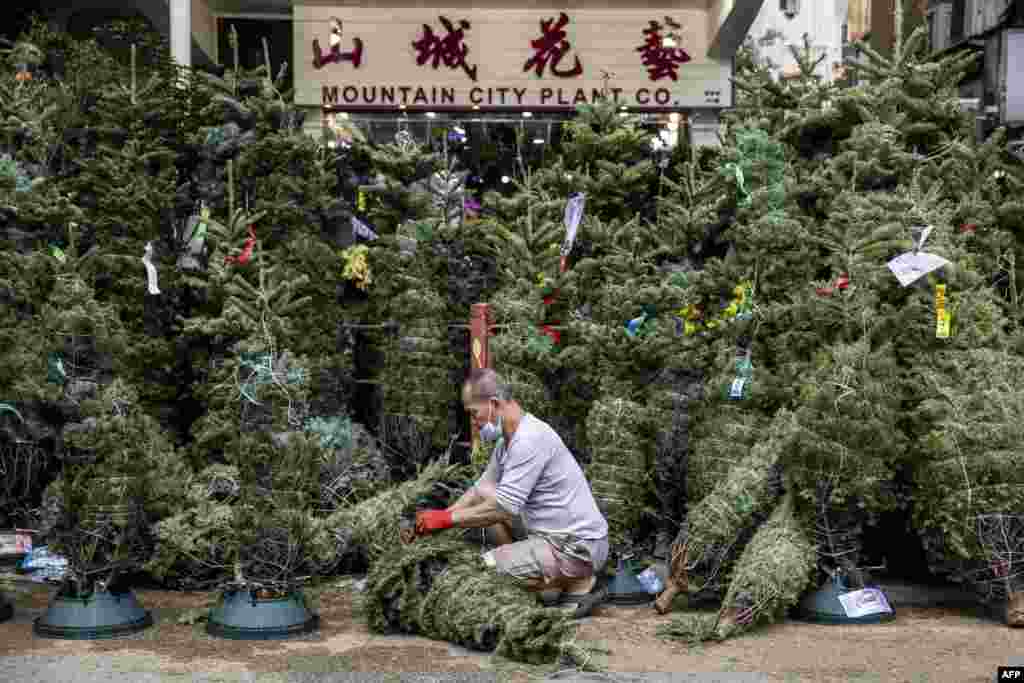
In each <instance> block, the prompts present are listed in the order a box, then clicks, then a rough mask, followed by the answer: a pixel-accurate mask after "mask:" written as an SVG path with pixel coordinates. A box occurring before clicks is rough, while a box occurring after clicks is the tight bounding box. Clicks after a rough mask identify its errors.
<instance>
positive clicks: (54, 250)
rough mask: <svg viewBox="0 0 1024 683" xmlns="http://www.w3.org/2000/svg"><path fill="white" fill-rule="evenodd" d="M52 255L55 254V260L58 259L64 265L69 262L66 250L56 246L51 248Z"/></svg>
mask: <svg viewBox="0 0 1024 683" xmlns="http://www.w3.org/2000/svg"><path fill="white" fill-rule="evenodd" d="M50 253H51V254H53V258H55V259H57V260H58V261H59V262H60V263H64V261H66V260H67V256H65V255H64V250H63V249H61V248H60V247H58V246H56V245H51V246H50Z"/></svg>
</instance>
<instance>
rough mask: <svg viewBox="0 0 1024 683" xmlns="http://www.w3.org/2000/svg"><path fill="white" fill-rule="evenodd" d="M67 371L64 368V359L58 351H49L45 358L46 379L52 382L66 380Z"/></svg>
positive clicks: (61, 382)
mask: <svg viewBox="0 0 1024 683" xmlns="http://www.w3.org/2000/svg"><path fill="white" fill-rule="evenodd" d="M67 379H68V373H67V372H66V371H65V370H64V360H63V359H62V358H61V357H60V354H59V353H56V352H55V353H51V354H50V356H49V357H48V358H47V359H46V381H47V382H51V383H53V384H64V383H65V382H67Z"/></svg>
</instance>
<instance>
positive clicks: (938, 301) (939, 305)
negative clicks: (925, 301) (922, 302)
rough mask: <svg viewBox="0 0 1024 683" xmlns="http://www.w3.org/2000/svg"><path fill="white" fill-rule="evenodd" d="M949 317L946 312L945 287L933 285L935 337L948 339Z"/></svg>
mask: <svg viewBox="0 0 1024 683" xmlns="http://www.w3.org/2000/svg"><path fill="white" fill-rule="evenodd" d="M949 323H950V315H949V311H948V310H946V285H935V337H936V339H949V328H950V324H949Z"/></svg>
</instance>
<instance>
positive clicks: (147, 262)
mask: <svg viewBox="0 0 1024 683" xmlns="http://www.w3.org/2000/svg"><path fill="white" fill-rule="evenodd" d="M152 259H153V243H152V242H146V248H145V250H144V251H143V254H142V265H144V266H146V284H147V286H148V287H149V293H150V294H159V293H160V288H159V286H158V285H157V281H156V266H154V265H153V261H152Z"/></svg>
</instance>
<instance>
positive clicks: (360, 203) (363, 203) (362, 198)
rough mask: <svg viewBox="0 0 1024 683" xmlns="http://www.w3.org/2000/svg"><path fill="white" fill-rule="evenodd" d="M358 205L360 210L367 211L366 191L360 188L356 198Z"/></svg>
mask: <svg viewBox="0 0 1024 683" xmlns="http://www.w3.org/2000/svg"><path fill="white" fill-rule="evenodd" d="M356 206H357V207H359V210H360V211H366V193H365V192H363V191H362V190H359V195H358V197H357V198H356Z"/></svg>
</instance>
